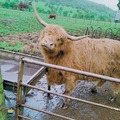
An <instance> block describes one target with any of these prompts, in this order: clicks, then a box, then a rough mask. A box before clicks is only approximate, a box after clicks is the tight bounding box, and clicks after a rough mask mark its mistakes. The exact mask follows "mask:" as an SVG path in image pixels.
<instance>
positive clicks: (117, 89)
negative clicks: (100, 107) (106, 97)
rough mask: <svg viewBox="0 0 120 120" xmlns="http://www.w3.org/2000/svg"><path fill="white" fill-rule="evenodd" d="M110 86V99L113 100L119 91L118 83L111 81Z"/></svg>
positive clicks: (119, 85) (119, 84)
mask: <svg viewBox="0 0 120 120" xmlns="http://www.w3.org/2000/svg"><path fill="white" fill-rule="evenodd" d="M111 84H112V87H113V96H112V97H111V101H114V100H115V99H116V97H117V95H118V93H120V83H116V82H111Z"/></svg>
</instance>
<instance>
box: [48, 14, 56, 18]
mask: <svg viewBox="0 0 120 120" xmlns="http://www.w3.org/2000/svg"><path fill="white" fill-rule="evenodd" d="M48 18H49V19H52V18H54V19H56V14H50V15H49V17H48Z"/></svg>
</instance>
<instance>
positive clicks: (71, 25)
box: [0, 8, 120, 36]
mask: <svg viewBox="0 0 120 120" xmlns="http://www.w3.org/2000/svg"><path fill="white" fill-rule="evenodd" d="M0 11H2V12H0V36H3V35H7V34H15V33H24V32H34V31H40V30H41V29H42V28H43V27H42V26H41V25H40V24H39V23H38V22H37V20H36V19H35V17H34V14H33V12H28V11H19V10H11V9H4V8H0ZM40 16H41V17H42V18H43V19H44V20H45V21H46V22H48V23H55V24H58V25H61V26H63V27H64V28H65V29H66V30H67V31H68V32H70V33H72V34H83V33H82V31H84V29H86V27H90V26H93V28H94V29H95V28H97V27H102V29H103V30H106V29H107V28H112V29H113V30H114V29H115V30H117V29H120V24H119V23H117V24H116V23H114V22H103V21H95V20H85V19H77V18H70V17H64V16H60V15H59V16H57V19H55V20H54V19H48V14H43V13H40Z"/></svg>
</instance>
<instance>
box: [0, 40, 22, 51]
mask: <svg viewBox="0 0 120 120" xmlns="http://www.w3.org/2000/svg"><path fill="white" fill-rule="evenodd" d="M22 47H23V45H22V43H20V42H16V43H14V45H10V44H9V43H7V42H0V49H1V48H2V49H5V50H10V51H15V52H19V51H21V49H22Z"/></svg>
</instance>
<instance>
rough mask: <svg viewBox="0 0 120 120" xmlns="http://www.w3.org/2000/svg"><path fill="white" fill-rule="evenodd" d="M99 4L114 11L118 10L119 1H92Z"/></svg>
mask: <svg viewBox="0 0 120 120" xmlns="http://www.w3.org/2000/svg"><path fill="white" fill-rule="evenodd" d="M90 1H93V2H96V3H99V4H103V5H105V6H107V7H109V8H111V9H113V10H118V8H117V4H118V1H119V0H90Z"/></svg>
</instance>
